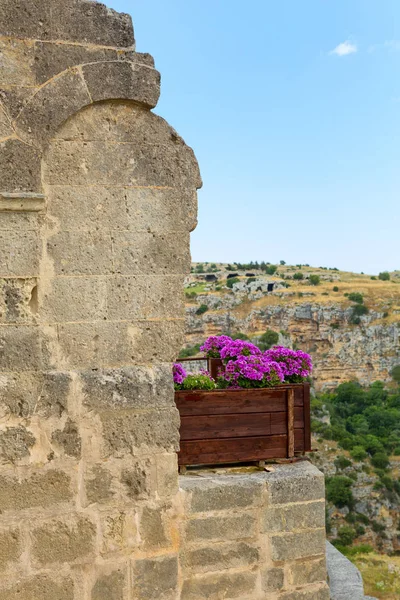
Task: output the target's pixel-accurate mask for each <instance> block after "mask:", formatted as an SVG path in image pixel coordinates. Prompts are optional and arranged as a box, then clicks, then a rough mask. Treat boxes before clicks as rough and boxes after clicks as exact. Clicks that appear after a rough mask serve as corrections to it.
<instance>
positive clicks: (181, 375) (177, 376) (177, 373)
mask: <svg viewBox="0 0 400 600" xmlns="http://www.w3.org/2000/svg"><path fill="white" fill-rule="evenodd" d="M172 374H173V377H174V383H175V384H177V385H181V384H182V383H183V380H184V379H185V378H186V377H187V373H186V371H185V369H184V368H183V367H182V365H181V363H174V366H173V367H172Z"/></svg>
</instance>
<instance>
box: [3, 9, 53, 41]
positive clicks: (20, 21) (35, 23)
mask: <svg viewBox="0 0 400 600" xmlns="http://www.w3.org/2000/svg"><path fill="white" fill-rule="evenodd" d="M0 31H1V32H2V35H5V36H10V37H16V38H33V39H42V40H43V39H47V37H48V35H49V33H50V3H49V2H35V3H33V2H30V0H21V1H20V2H18V3H15V2H13V0H3V2H2V3H1V7H0Z"/></svg>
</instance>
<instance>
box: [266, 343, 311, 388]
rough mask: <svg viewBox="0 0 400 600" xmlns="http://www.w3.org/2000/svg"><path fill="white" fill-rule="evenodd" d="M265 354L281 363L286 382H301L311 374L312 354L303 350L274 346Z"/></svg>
mask: <svg viewBox="0 0 400 600" xmlns="http://www.w3.org/2000/svg"><path fill="white" fill-rule="evenodd" d="M264 355H265V356H266V357H267V358H268V359H269V360H273V361H276V362H277V363H279V364H280V366H281V368H282V372H283V374H284V378H285V382H286V383H301V382H302V381H304V379H305V378H306V377H308V376H309V375H310V374H311V371H312V361H311V356H310V355H309V354H306V352H302V351H301V350H291V349H290V348H284V347H283V346H274V347H273V348H271V349H270V350H267V351H266V352H265V353H264Z"/></svg>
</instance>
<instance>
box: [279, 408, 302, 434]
mask: <svg viewBox="0 0 400 600" xmlns="http://www.w3.org/2000/svg"><path fill="white" fill-rule="evenodd" d="M294 428H295V429H304V410H303V408H302V407H300V406H295V407H294ZM286 432H287V412H286V411H285V412H279V413H278V412H274V413H271V434H272V435H274V434H275V435H276V434H283V433H286Z"/></svg>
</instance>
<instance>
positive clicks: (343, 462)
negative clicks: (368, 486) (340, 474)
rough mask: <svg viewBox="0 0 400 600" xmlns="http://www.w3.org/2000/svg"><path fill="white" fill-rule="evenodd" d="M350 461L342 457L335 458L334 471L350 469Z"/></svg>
mask: <svg viewBox="0 0 400 600" xmlns="http://www.w3.org/2000/svg"><path fill="white" fill-rule="evenodd" d="M351 464H352V463H351V460H349V459H348V458H346V457H345V456H343V455H340V456H337V457H336V458H335V461H334V465H335V467H336V469H338V470H339V471H343V469H347V467H351Z"/></svg>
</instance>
